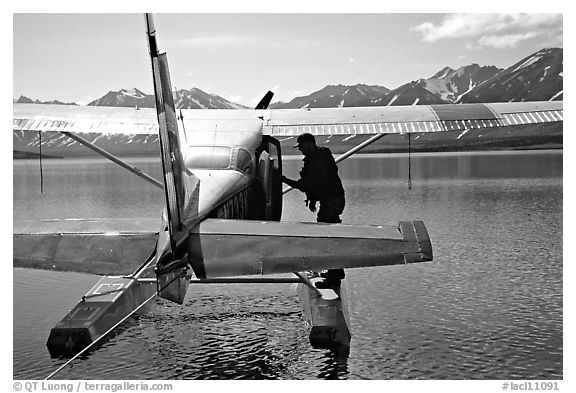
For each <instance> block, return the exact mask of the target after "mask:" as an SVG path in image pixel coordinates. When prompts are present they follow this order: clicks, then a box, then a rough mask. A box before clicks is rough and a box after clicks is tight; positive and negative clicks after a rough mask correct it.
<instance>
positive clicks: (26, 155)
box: [12, 150, 64, 160]
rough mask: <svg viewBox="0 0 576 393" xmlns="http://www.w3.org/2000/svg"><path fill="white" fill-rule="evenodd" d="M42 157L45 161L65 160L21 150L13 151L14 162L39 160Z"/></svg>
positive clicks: (55, 156)
mask: <svg viewBox="0 0 576 393" xmlns="http://www.w3.org/2000/svg"><path fill="white" fill-rule="evenodd" d="M40 157H42V158H43V159H44V158H45V159H54V158H64V157H63V156H57V155H52V154H42V155H40V154H38V153H34V152H31V151H21V150H13V151H12V159H13V160H31V159H38V158H40Z"/></svg>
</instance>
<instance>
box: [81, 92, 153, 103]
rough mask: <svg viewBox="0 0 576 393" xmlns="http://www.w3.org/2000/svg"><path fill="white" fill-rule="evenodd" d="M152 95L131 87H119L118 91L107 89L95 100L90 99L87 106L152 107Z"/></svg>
mask: <svg viewBox="0 0 576 393" xmlns="http://www.w3.org/2000/svg"><path fill="white" fill-rule="evenodd" d="M154 105H155V104H154V96H153V95H148V94H146V93H143V92H142V91H140V90H138V89H136V88H133V89H120V90H119V91H109V92H108V93H106V94H105V95H103V96H102V97H100V98H98V99H97V100H94V101H92V102H91V103H89V104H88V106H124V107H125V106H127V107H136V106H138V107H141V108H154Z"/></svg>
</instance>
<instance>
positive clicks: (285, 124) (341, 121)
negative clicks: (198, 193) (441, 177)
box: [263, 101, 563, 136]
mask: <svg viewBox="0 0 576 393" xmlns="http://www.w3.org/2000/svg"><path fill="white" fill-rule="evenodd" d="M562 105H563V102H562V101H537V102H506V103H492V104H445V105H415V106H382V107H356V108H354V107H351V108H314V109H308V108H304V109H272V110H270V111H269V113H268V117H264V120H265V123H264V129H263V133H264V134H267V135H272V136H296V135H300V134H302V133H304V132H309V133H311V134H313V135H356V134H359V135H360V134H405V133H430V132H441V131H458V130H466V129H475V128H492V127H505V126H512V125H520V124H532V123H549V122H558V121H563V110H562Z"/></svg>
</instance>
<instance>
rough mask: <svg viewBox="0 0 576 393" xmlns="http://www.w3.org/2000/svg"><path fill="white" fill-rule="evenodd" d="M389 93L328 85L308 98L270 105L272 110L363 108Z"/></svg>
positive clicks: (383, 89) (376, 88) (374, 87)
mask: <svg viewBox="0 0 576 393" xmlns="http://www.w3.org/2000/svg"><path fill="white" fill-rule="evenodd" d="M389 91H390V89H388V88H386V87H383V86H377V85H372V86H369V85H363V84H357V85H353V86H345V85H328V86H326V87H324V88H323V89H321V90H318V91H316V92H314V93H312V94H309V95H307V96H303V97H296V98H294V99H293V100H292V101H290V102H288V103H285V102H276V103H273V104H272V105H270V108H273V109H285V108H335V107H349V106H363V105H365V103H366V102H370V101H372V100H374V99H378V98H379V97H381V96H383V95H385V94H386V93H388V92H389Z"/></svg>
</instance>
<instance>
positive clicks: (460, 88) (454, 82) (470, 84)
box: [422, 64, 502, 102]
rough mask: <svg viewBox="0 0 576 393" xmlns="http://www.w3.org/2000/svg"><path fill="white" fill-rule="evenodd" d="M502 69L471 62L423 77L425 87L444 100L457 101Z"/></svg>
mask: <svg viewBox="0 0 576 393" xmlns="http://www.w3.org/2000/svg"><path fill="white" fill-rule="evenodd" d="M500 71H502V69H500V68H497V67H495V66H480V65H478V64H470V65H467V66H463V67H460V68H458V69H457V70H453V69H451V68H450V67H446V68H444V69H442V70H440V71H439V72H437V73H436V74H435V75H434V76H432V78H428V79H423V80H422V81H423V87H424V88H425V89H426V90H428V91H429V92H431V93H433V94H436V95H438V96H439V97H440V98H441V99H442V100H443V101H447V102H457V101H458V99H459V98H460V97H461V96H462V95H464V94H466V93H468V92H470V91H471V90H473V89H474V88H475V87H476V86H479V85H480V84H481V83H482V82H484V81H485V80H487V79H490V78H491V77H493V76H494V75H496V74H498V73H499V72H500Z"/></svg>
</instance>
